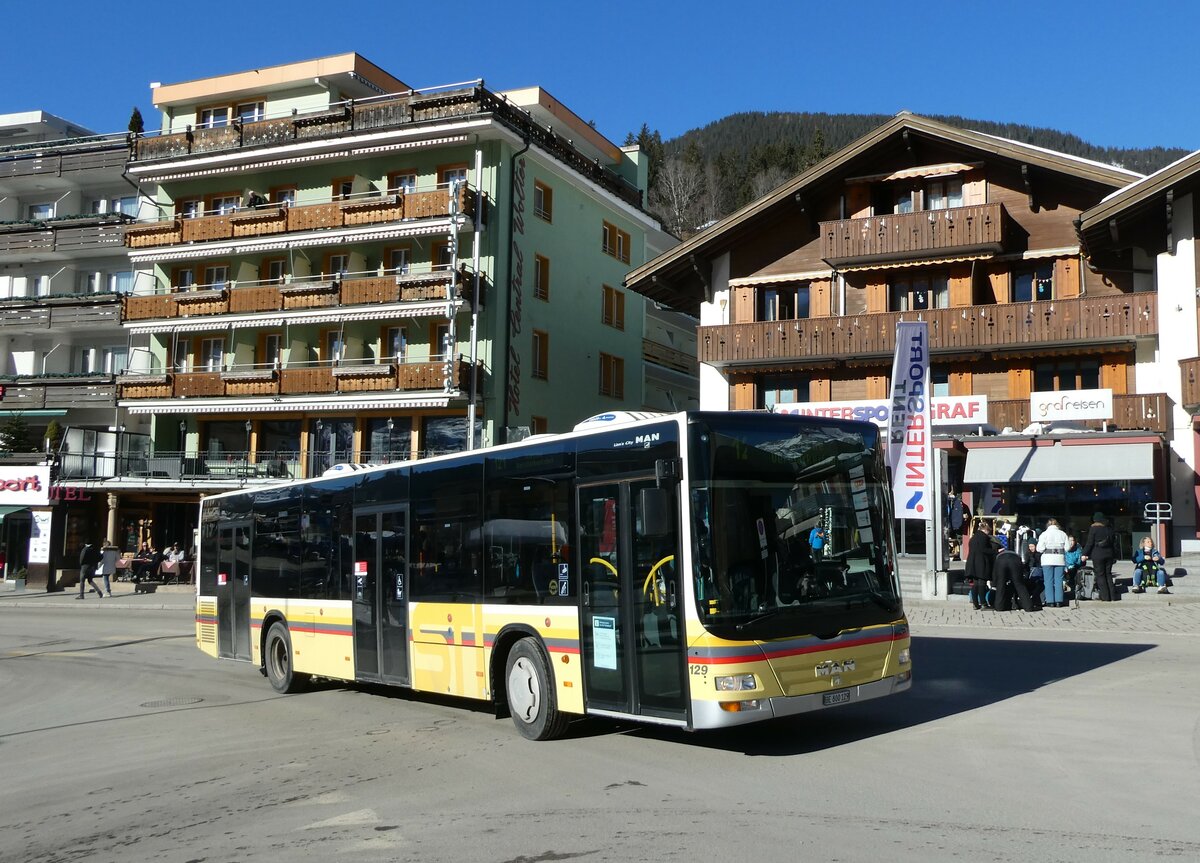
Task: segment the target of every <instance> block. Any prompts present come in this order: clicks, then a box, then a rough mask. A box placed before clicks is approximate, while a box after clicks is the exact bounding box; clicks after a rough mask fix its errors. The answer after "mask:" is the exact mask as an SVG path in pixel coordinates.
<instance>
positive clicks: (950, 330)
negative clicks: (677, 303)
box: [699, 293, 1158, 367]
mask: <svg viewBox="0 0 1200 863" xmlns="http://www.w3.org/2000/svg"><path fill="white" fill-rule="evenodd" d="M902 319H903V320H906V321H914V320H923V321H927V322H928V323H929V339H930V346H931V347H932V349H933V350H934V351H935V352H941V353H950V352H955V353H979V354H983V353H990V354H993V355H1005V354H1020V353H1029V352H1035V351H1036V349H1038V348H1048V347H1062V346H1063V345H1071V346H1074V347H1080V346H1089V345H1092V346H1097V347H1103V346H1105V345H1117V344H1123V343H1126V344H1127V343H1132V342H1133V341H1134V340H1135V339H1136V338H1138V337H1140V336H1153V335H1155V334H1156V333H1157V329H1158V323H1157V322H1158V297H1157V295H1156V294H1153V293H1139V294H1120V295H1112V296H1096V297H1075V298H1073V299H1069V300H1043V301H1041V302H1035V303H1002V304H998V305H988V306H962V307H956V308H949V309H925V310H923V311H919V312H880V313H877V314H870V315H846V316H844V317H828V318H803V319H800V320H784V321H757V322H752V323H745V324H723V325H718V326H706V327H701V328H700V333H699V342H700V361H701V362H703V363H709V364H710V365H714V366H718V367H725V366H755V365H772V364H774V365H782V364H786V363H795V362H813V363H817V362H829V361H831V360H861V359H866V360H873V361H881V360H884V359H885V358H889V357H891V355H892V353H893V351H894V350H895V344H896V323H897V322H898V321H900V320H902Z"/></svg>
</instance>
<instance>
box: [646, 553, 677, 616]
mask: <svg viewBox="0 0 1200 863" xmlns="http://www.w3.org/2000/svg"><path fill="white" fill-rule="evenodd" d="M674 559H675V555H673V554H668V555H667V556H666V557H664V558H663V559H662V560H660V561H659V562H658V563H656V564H654V566H652V567H650V574H649V575H647V576H646V580H645V581H643V582H642V594H643V595H646V594H650V598H651V599H653V600H654V604H655V605H662V604H663V603H664V602H666V600H667V598H666V596H664V595H663V592H662V591H660V590H659V589H658V579H656V578H655V577H654V576H656V575H658V570H659V569H660V568H661V567H662V566H663V565H664V564H667V563H670V562H671V561H673V560H674Z"/></svg>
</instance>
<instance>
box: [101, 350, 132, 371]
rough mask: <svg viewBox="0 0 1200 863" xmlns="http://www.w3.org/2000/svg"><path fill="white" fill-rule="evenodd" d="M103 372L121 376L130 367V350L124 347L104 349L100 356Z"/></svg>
mask: <svg viewBox="0 0 1200 863" xmlns="http://www.w3.org/2000/svg"><path fill="white" fill-rule="evenodd" d="M100 363H101V371H103V372H104V373H105V374H108V375H119V374H121V372H123V371H125V369H126V368H128V367H129V348H127V347H125V346H124V345H120V346H116V347H111V348H104V349H103V351H102V352H101V356H100Z"/></svg>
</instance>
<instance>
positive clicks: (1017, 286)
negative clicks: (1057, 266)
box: [1012, 264, 1054, 303]
mask: <svg viewBox="0 0 1200 863" xmlns="http://www.w3.org/2000/svg"><path fill="white" fill-rule="evenodd" d="M1052 299H1054V264H1042V265H1041V266H1039V267H1034V268H1033V269H1029V270H1017V271H1016V272H1014V273H1013V276H1012V301H1013V302H1014V303H1030V302H1034V301H1037V300H1052Z"/></svg>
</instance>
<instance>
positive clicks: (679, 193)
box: [650, 157, 711, 238]
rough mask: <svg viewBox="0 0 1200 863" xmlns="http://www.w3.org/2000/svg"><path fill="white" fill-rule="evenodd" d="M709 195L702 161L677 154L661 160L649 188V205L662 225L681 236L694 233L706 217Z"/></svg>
mask: <svg viewBox="0 0 1200 863" xmlns="http://www.w3.org/2000/svg"><path fill="white" fill-rule="evenodd" d="M710 198H711V196H710V195H709V186H708V182H707V177H706V176H705V171H704V165H703V164H702V163H698V162H695V161H692V160H688V159H681V158H679V157H672V158H669V159H666V160H664V161H663V163H662V165H661V166H660V167H659V170H658V177H657V182H656V183H655V184H654V188H653V189H651V190H650V206H651V208H652V209H653V210H654V211H655V212H657V213H658V215H659V218H661V219H662V221H663V227H665V228H666V229H667V230H668V231H671V232H672V233H674V234H676V235H678V236H680V237H684V238H686V237H689V236H691V235H692V234H694V233H696V231H697V229H698V228H699V226H700V225H702V224H703V223H704V222H705V221H706V214H707V210H708V209H709V207H708V206H707V202H708V200H709V199H710Z"/></svg>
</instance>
